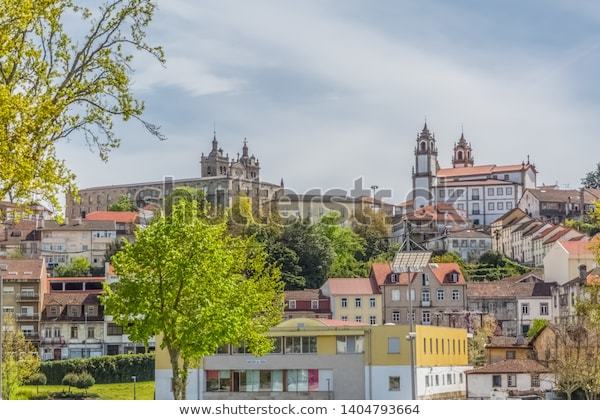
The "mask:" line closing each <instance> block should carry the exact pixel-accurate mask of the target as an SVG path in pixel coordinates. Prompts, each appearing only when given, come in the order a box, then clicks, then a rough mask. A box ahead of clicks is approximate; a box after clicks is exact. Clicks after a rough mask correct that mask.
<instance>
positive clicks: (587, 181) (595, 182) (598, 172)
mask: <svg viewBox="0 0 600 420" xmlns="http://www.w3.org/2000/svg"><path fill="white" fill-rule="evenodd" d="M581 184H582V185H583V186H584V187H585V188H596V189H598V188H600V163H598V164H596V169H594V170H593V171H590V172H588V173H587V174H586V175H585V177H584V178H583V179H582V180H581Z"/></svg>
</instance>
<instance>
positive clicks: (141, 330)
mask: <svg viewBox="0 0 600 420" xmlns="http://www.w3.org/2000/svg"><path fill="white" fill-rule="evenodd" d="M198 216H199V215H198V204H197V203H195V202H191V203H190V202H185V201H181V202H179V203H177V204H175V205H174V207H173V214H172V215H171V216H168V217H167V216H160V217H158V218H156V219H155V220H154V221H153V222H152V223H151V224H150V225H149V226H148V227H147V228H145V229H142V230H138V231H136V235H135V236H136V237H135V242H134V243H126V244H125V245H124V247H123V249H122V250H121V251H119V252H118V253H117V254H116V255H115V256H114V257H113V259H112V263H113V265H114V268H115V271H116V273H117V274H118V275H119V277H120V280H119V282H118V283H116V284H115V285H114V286H113V287H112V288H111V287H107V288H106V296H105V297H104V298H103V303H104V305H105V307H106V312H107V313H109V314H111V315H112V316H113V317H114V320H115V322H116V323H117V324H119V325H122V326H127V331H128V333H129V336H130V337H131V339H132V340H135V341H138V342H145V343H147V342H148V340H149V339H150V338H151V337H153V336H159V337H160V340H161V347H162V348H166V350H167V352H168V354H169V358H170V362H171V368H172V371H173V396H174V398H175V399H185V397H186V384H187V372H188V368H190V367H193V366H195V365H196V364H197V363H198V362H199V360H200V359H201V358H202V357H203V356H207V355H210V354H214V353H215V352H216V351H217V349H218V347H220V346H222V345H225V344H241V343H245V344H246V345H247V347H248V348H249V349H250V351H252V352H253V353H254V354H263V353H265V352H267V351H269V350H270V348H271V346H272V341H271V340H269V339H268V337H266V335H265V333H266V332H267V331H268V330H269V328H270V327H272V326H273V325H275V324H277V323H278V322H279V321H280V319H281V314H282V308H283V293H282V289H283V284H282V283H281V282H280V272H279V269H278V268H277V267H275V266H274V265H272V264H269V262H268V255H267V254H266V252H265V251H264V248H263V247H262V246H261V245H260V244H259V243H258V242H257V241H255V240H253V239H249V238H242V237H234V236H231V235H230V234H229V233H228V231H227V226H226V224H225V223H209V222H208V221H207V220H206V219H205V218H202V217H198Z"/></svg>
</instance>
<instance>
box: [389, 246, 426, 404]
mask: <svg viewBox="0 0 600 420" xmlns="http://www.w3.org/2000/svg"><path fill="white" fill-rule="evenodd" d="M407 242H408V243H407V248H408V249H410V239H408V241H407ZM430 259H431V251H405V252H398V253H397V254H396V256H395V257H394V262H393V263H392V270H393V272H395V273H407V274H408V320H409V322H408V325H409V327H408V329H409V330H408V335H407V336H406V339H407V340H408V342H409V346H410V381H411V395H412V399H413V400H416V399H417V381H416V376H417V375H416V363H415V339H416V333H415V331H414V329H415V320H414V319H413V303H412V302H413V294H412V290H413V289H412V282H413V279H412V278H411V275H413V274H417V273H419V272H421V271H423V268H425V267H426V266H427V264H429V260H430ZM415 297H416V296H415Z"/></svg>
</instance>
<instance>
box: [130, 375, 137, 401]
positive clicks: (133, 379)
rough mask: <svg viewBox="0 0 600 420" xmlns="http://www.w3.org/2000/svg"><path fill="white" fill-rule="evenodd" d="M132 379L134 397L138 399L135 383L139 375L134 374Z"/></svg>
mask: <svg viewBox="0 0 600 420" xmlns="http://www.w3.org/2000/svg"><path fill="white" fill-rule="evenodd" d="M131 380H132V381H133V399H134V400H135V399H136V392H135V384H136V382H137V376H135V375H134V376H132V377H131Z"/></svg>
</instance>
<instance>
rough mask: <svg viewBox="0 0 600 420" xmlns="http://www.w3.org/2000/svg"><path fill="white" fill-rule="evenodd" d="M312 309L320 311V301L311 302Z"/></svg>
mask: <svg viewBox="0 0 600 420" xmlns="http://www.w3.org/2000/svg"><path fill="white" fill-rule="evenodd" d="M310 309H319V301H318V300H311V301H310Z"/></svg>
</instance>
